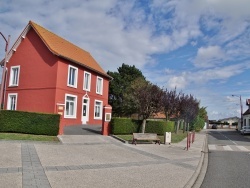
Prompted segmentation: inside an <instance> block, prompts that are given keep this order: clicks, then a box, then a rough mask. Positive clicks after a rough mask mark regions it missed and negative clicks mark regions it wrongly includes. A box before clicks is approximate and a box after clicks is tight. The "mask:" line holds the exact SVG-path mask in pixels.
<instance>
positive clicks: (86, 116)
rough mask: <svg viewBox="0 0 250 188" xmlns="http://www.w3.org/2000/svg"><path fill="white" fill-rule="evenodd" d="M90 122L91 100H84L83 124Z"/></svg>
mask: <svg viewBox="0 0 250 188" xmlns="http://www.w3.org/2000/svg"><path fill="white" fill-rule="evenodd" d="M88 120H89V99H88V98H83V99H82V124H86V123H87V121H88Z"/></svg>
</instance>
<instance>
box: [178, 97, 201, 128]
mask: <svg viewBox="0 0 250 188" xmlns="http://www.w3.org/2000/svg"><path fill="white" fill-rule="evenodd" d="M198 111H199V102H198V101H197V100H196V99H195V98H194V97H193V96H192V95H184V94H182V96H181V97H180V116H181V118H182V119H184V121H185V126H186V125H187V124H188V125H189V123H190V122H192V121H193V120H194V119H195V118H196V116H197V115H198ZM184 131H185V128H184V129H183V132H184Z"/></svg>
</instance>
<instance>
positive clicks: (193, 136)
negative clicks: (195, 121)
mask: <svg viewBox="0 0 250 188" xmlns="http://www.w3.org/2000/svg"><path fill="white" fill-rule="evenodd" d="M194 138H195V131H193V134H192V143H194Z"/></svg>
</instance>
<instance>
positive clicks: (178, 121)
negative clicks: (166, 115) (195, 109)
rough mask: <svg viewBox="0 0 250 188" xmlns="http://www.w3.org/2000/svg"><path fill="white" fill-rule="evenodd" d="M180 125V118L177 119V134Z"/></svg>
mask: <svg viewBox="0 0 250 188" xmlns="http://www.w3.org/2000/svg"><path fill="white" fill-rule="evenodd" d="M179 126H180V120H177V125H176V130H175V131H176V132H175V133H176V134H177V133H178V132H179Z"/></svg>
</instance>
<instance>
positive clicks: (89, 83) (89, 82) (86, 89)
mask: <svg viewBox="0 0 250 188" xmlns="http://www.w3.org/2000/svg"><path fill="white" fill-rule="evenodd" d="M85 74H87V75H89V80H88V86H89V87H88V88H86V86H85ZM90 89H91V73H89V72H87V71H84V73H83V90H85V91H90Z"/></svg>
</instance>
